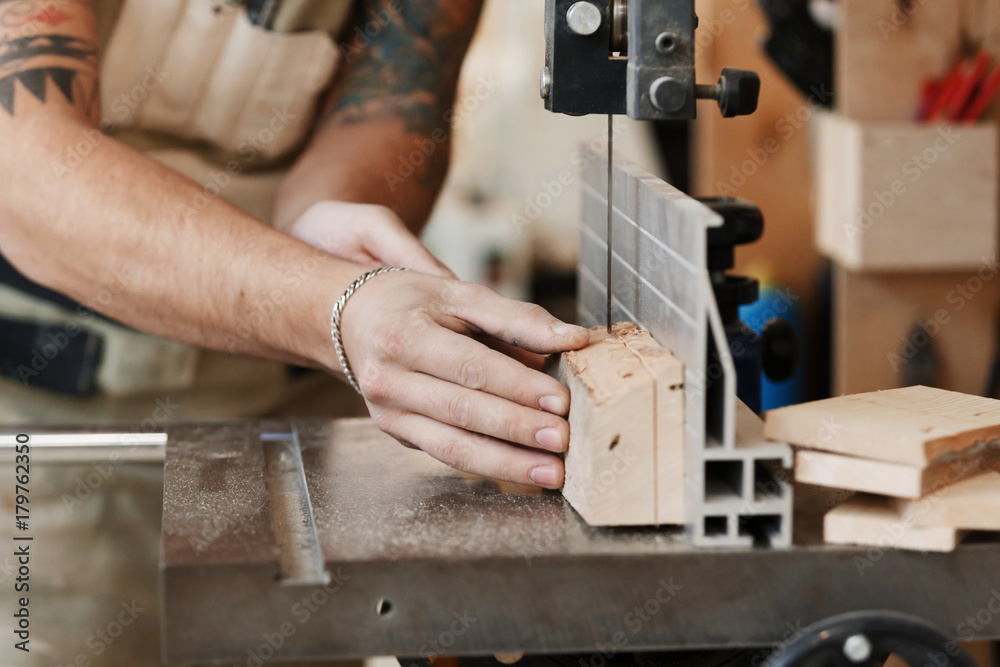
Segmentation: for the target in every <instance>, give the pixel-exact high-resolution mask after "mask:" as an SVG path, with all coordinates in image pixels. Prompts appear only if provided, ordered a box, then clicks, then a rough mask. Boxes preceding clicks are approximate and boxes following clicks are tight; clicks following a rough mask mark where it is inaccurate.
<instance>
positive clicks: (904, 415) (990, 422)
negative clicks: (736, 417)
mask: <svg viewBox="0 0 1000 667" xmlns="http://www.w3.org/2000/svg"><path fill="white" fill-rule="evenodd" d="M764 435H765V436H766V437H767V438H769V439H771V440H777V441H780V442H788V443H791V444H794V445H798V446H800V447H804V448H806V449H818V450H822V451H829V452H838V453H841V454H849V455H852V456H859V457H862V458H871V459H878V460H881V461H894V462H896V463H907V464H910V465H914V466H918V467H923V466H926V465H927V464H929V463H932V462H934V461H936V460H937V459H939V458H940V457H942V456H944V455H946V454H954V453H957V452H961V451H963V450H966V449H968V448H970V447H977V446H981V445H986V444H991V445H1000V442H995V441H997V440H998V439H1000V401H998V400H995V399H991V398H982V397H981V396H970V395H968V394H960V393H958V392H954V391H945V390H943V389H933V388H931V387H920V386H917V387H904V388H902V389H892V390H888V391H877V392H871V393H868V394H854V395H851V396H840V397H837V398H828V399H825V400H822V401H814V402H812V403H803V404H801V405H793V406H789V407H787V408H781V409H778V410H771V411H770V412H768V413H767V415H766V417H765V424H764Z"/></svg>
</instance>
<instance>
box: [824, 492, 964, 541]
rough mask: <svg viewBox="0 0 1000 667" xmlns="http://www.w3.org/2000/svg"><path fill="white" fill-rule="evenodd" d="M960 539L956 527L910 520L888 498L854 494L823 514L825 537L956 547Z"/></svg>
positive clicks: (833, 539)
mask: <svg viewBox="0 0 1000 667" xmlns="http://www.w3.org/2000/svg"><path fill="white" fill-rule="evenodd" d="M960 539H961V535H960V534H959V531H957V530H955V529H954V528H942V527H933V528H918V527H915V526H913V525H911V524H909V523H908V522H907V521H906V520H905V519H904V517H902V516H900V514H899V513H898V512H897V511H896V509H895V507H893V506H892V504H891V502H890V501H889V500H888V499H887V498H880V497H878V496H855V497H854V498H851V499H850V500H848V501H847V502H845V503H844V504H843V505H838V506H837V507H835V508H833V509H832V510H830V511H829V512H827V513H826V514H825V515H824V516H823V541H824V542H826V543H827V544H857V545H864V546H875V547H880V548H882V549H886V548H891V549H913V550H917V551H953V550H954V549H955V547H956V546H957V545H958V542H959V541H960Z"/></svg>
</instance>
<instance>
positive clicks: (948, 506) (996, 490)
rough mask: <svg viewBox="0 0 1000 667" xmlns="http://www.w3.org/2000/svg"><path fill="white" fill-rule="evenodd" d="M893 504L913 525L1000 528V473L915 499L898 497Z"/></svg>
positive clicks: (968, 480)
mask: <svg viewBox="0 0 1000 667" xmlns="http://www.w3.org/2000/svg"><path fill="white" fill-rule="evenodd" d="M895 506H896V511H897V512H898V513H899V514H900V516H902V517H904V518H908V519H909V520H910V521H911V523H912V524H913V525H914V526H920V527H935V526H946V527H948V528H962V529H968V530H1000V472H997V471H995V470H994V471H991V472H987V473H985V474H982V475H977V476H975V477H972V478H970V479H966V480H963V481H961V482H958V483H957V484H952V485H950V486H946V487H944V488H941V489H939V490H937V491H935V492H934V493H931V494H930V495H928V496H925V497H923V498H920V499H918V500H897V501H896V502H895Z"/></svg>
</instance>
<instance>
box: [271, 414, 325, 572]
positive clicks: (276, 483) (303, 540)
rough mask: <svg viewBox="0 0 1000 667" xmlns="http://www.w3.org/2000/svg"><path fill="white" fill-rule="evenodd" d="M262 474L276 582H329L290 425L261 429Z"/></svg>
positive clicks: (293, 432)
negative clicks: (267, 497)
mask: <svg viewBox="0 0 1000 667" xmlns="http://www.w3.org/2000/svg"><path fill="white" fill-rule="evenodd" d="M260 439H261V442H262V444H263V446H264V462H265V473H264V477H265V479H266V480H267V490H268V493H269V494H270V496H271V514H272V518H273V521H274V534H275V537H276V539H277V543H278V549H279V554H278V567H279V571H280V574H279V581H280V582H281V583H282V584H286V585H290V586H304V585H325V584H327V583H329V582H330V575H329V573H328V572H327V571H326V565H325V563H324V560H323V550H322V549H321V548H320V545H319V535H318V534H317V532H316V523H315V521H314V520H313V510H312V502H310V500H309V488H308V486H307V485H306V476H305V468H304V466H303V464H302V450H301V448H300V447H299V435H298V432H297V431H296V429H295V428H294V427H287V428H281V427H279V428H274V429H272V428H267V429H265V430H262V432H261V437H260Z"/></svg>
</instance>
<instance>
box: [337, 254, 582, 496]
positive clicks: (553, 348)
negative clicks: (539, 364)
mask: <svg viewBox="0 0 1000 667" xmlns="http://www.w3.org/2000/svg"><path fill="white" fill-rule="evenodd" d="M341 333H342V335H343V340H344V348H345V351H346V353H347V358H348V360H349V361H350V363H351V367H352V369H353V370H354V373H355V375H356V376H357V378H358V382H359V384H360V385H361V390H362V392H363V393H364V396H365V400H366V401H367V403H368V408H369V409H370V410H371V414H372V418H373V419H374V420H375V423H376V424H377V425H378V427H379V428H380V429H382V430H383V431H385V432H386V433H388V434H390V435H392V436H393V437H395V438H396V439H397V440H399V441H400V442H402V443H403V444H404V445H407V446H412V447H417V448H419V449H422V450H424V451H425V452H427V453H428V454H430V455H431V456H433V457H434V458H436V459H438V460H440V461H443V462H444V463H447V464H448V465H450V466H452V467H453V468H457V469H459V470H464V471H467V472H471V473H476V474H479V475H485V476H487V477H492V478H495V479H502V480H507V481H511V482H518V483H521V484H534V485H536V486H543V487H547V488H552V489H556V488H559V487H561V486H562V483H563V464H562V460H561V459H560V458H559V457H558V456H557V455H556V454H557V453H560V452H564V451H565V450H566V447H567V446H568V444H569V425H568V424H567V422H566V420H565V419H564V417H565V415H566V413H567V411H568V408H569V392H568V391H567V389H566V388H565V387H564V386H563V385H562V384H560V383H559V382H557V381H556V380H555V379H553V378H551V377H549V376H547V375H545V374H544V373H541V372H539V371H538V370H535V369H532V368H529V367H528V366H526V365H524V364H523V363H521V361H518V360H516V359H515V358H514V356H515V355H512V354H511V353H510V350H509V348H507V349H508V353H505V352H501V351H498V350H497V349H492V348H493V347H494V345H493V343H494V342H495V343H497V345H495V346H496V347H499V348H504V347H505V346H514V347H516V348H518V350H519V351H529V352H532V353H536V354H551V353H556V352H563V351H566V350H575V349H579V348H581V347H584V346H585V345H587V343H588V342H589V340H590V336H589V333H588V331H587V330H586V329H583V328H581V327H577V326H574V325H570V324H565V323H563V322H560V321H559V320H557V319H556V318H554V317H552V316H551V315H549V314H548V313H547V312H546V311H545V310H544V309H543V308H541V307H540V306H535V305H531V304H526V303H520V302H518V301H513V300H511V299H507V298H505V297H502V296H500V295H499V294H497V293H496V292H494V291H493V290H491V289H489V288H487V287H483V286H482V285H475V284H471V283H462V282H458V281H456V280H449V279H443V278H437V277H433V276H427V275H422V274H418V273H414V272H403V273H389V274H384V275H381V276H378V277H377V278H375V279H373V280H372V281H371V282H369V283H367V284H365V285H364V286H363V287H362V288H361V289H360V290H358V293H357V294H355V295H354V297H352V298H351V300H350V301H349V302H348V303H347V306H346V307H345V308H344V313H343V320H342V329H341ZM473 336H476V337H479V338H480V340H482V341H484V342H486V343H490V344H489V345H487V344H484V342H480V341H479V340H476V339H475V338H474V337H473ZM491 338H492V339H494V340H493V341H491V340H490V339H491Z"/></svg>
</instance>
